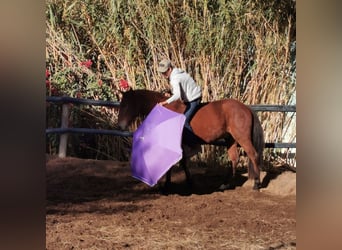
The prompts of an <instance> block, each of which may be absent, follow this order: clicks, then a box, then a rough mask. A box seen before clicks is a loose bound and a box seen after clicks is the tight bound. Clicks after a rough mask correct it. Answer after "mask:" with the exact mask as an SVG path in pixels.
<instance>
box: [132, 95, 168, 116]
mask: <svg viewBox="0 0 342 250" xmlns="http://www.w3.org/2000/svg"><path fill="white" fill-rule="evenodd" d="M138 99H139V100H140V108H141V109H140V113H141V115H143V116H146V115H148V113H150V111H151V110H152V109H153V108H154V106H155V105H156V104H157V103H159V102H161V101H164V100H166V99H167V97H165V96H164V95H162V94H161V93H158V92H142V95H141V97H140V98H138Z"/></svg>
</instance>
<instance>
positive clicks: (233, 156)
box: [219, 142, 239, 190]
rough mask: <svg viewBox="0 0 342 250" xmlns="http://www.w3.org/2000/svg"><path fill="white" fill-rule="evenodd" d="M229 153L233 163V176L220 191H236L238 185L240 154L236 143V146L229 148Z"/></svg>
mask: <svg viewBox="0 0 342 250" xmlns="http://www.w3.org/2000/svg"><path fill="white" fill-rule="evenodd" d="M227 153H228V157H229V159H230V160H231V162H232V176H231V178H230V179H227V181H226V182H225V183H224V184H222V185H221V186H220V187H219V189H220V190H225V189H234V188H235V186H236V183H235V178H236V166H237V164H238V161H239V153H238V148H237V143H236V142H234V144H233V145H232V146H231V147H229V148H228V150H227Z"/></svg>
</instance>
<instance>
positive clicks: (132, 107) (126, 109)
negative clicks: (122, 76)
mask: <svg viewBox="0 0 342 250" xmlns="http://www.w3.org/2000/svg"><path fill="white" fill-rule="evenodd" d="M138 115H139V105H137V103H136V100H135V92H134V90H128V91H126V92H123V93H122V99H121V102H120V109H119V116H118V124H119V127H120V128H121V129H122V130H125V129H126V128H127V127H128V126H129V125H130V124H131V123H132V122H133V120H134V119H135V118H136V117H137V116H138Z"/></svg>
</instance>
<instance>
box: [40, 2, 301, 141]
mask: <svg viewBox="0 0 342 250" xmlns="http://www.w3.org/2000/svg"><path fill="white" fill-rule="evenodd" d="M295 14H296V13H295V1H285V0H282V1H277V2H264V1H247V0H244V1H228V2H227V1H216V2H215V1H214V2H213V1H197V0H191V1H147V0H143V1H131V0H129V1H122V0H120V1H108V0H101V1H95V2H85V1H81V0H76V1H70V0H48V1H47V10H46V16H47V19H46V36H47V38H46V41H47V48H46V61H47V67H48V68H49V69H50V70H51V71H52V72H53V74H52V80H54V76H57V75H58V74H59V78H58V79H57V78H56V79H55V81H54V82H53V83H54V84H55V85H56V86H58V85H59V84H61V79H62V76H61V75H63V74H64V73H63V72H70V71H72V72H73V73H74V74H75V75H76V76H83V75H86V76H87V77H88V78H87V79H88V80H89V81H90V82H94V81H96V80H98V79H106V82H104V87H106V89H105V90H104V91H105V92H106V94H102V95H99V94H98V93H97V92H96V91H95V92H94V94H89V93H90V92H89V91H92V88H91V87H89V86H85V87H83V88H80V89H79V91H84V92H87V96H89V98H94V99H96V98H97V99H106V98H109V99H111V100H116V99H118V96H119V95H118V89H119V87H118V83H119V80H120V79H121V78H125V79H127V80H128V82H129V83H130V85H131V86H132V87H133V88H147V89H152V90H161V89H164V88H166V87H168V83H167V82H166V81H165V80H164V79H162V78H161V77H160V75H159V74H158V73H157V71H156V68H157V63H158V61H159V60H160V59H161V58H164V57H168V58H170V59H172V61H173V63H174V64H175V65H176V66H177V67H181V68H184V69H186V70H187V71H188V72H189V73H191V74H192V75H193V76H194V78H195V80H196V81H197V82H198V83H199V84H200V85H201V86H202V87H203V92H204V93H203V101H211V100H218V99H222V98H235V99H238V100H241V101H242V102H244V103H246V104H281V105H287V104H295V101H294V102H293V100H291V98H293V96H294V94H295V92H296V80H295V76H296V69H295V68H296V64H295V49H293V48H294V42H295V40H296V36H295V26H296V16H295ZM291 48H292V49H291ZM86 59H91V60H93V61H94V67H93V68H92V69H91V70H88V69H84V68H80V67H78V65H79V63H80V62H81V61H84V60H86ZM69 78H70V77H69ZM62 80H63V79H62ZM67 80H68V81H69V82H73V78H71V79H67ZM89 84H91V83H89ZM68 86H69V85H68V84H64V85H63V88H64V91H66V93H67V94H70V95H75V93H76V92H75V91H76V90H75V88H77V84H76V85H75V86H76V87H75V86H74V87H72V88H71V87H70V89H68ZM70 86H71V85H70ZM104 87H103V88H104ZM50 94H51V93H50ZM109 116H111V117H114V116H112V114H109ZM260 117H261V118H262V119H261V120H262V126H263V128H264V131H265V139H266V141H282V140H283V138H284V133H285V132H286V133H290V138H292V139H293V140H295V136H296V132H295V130H296V127H295V125H294V126H291V127H290V131H289V123H290V122H291V121H292V124H295V122H293V121H295V116H294V117H293V116H292V117H291V116H285V115H283V114H279V113H267V112H264V113H262V114H260ZM110 119H111V118H110ZM110 119H109V120H110ZM107 120H108V119H107Z"/></svg>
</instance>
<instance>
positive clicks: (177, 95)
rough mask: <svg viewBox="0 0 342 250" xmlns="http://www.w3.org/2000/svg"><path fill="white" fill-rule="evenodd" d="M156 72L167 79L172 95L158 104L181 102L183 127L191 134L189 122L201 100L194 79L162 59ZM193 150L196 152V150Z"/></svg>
mask: <svg viewBox="0 0 342 250" xmlns="http://www.w3.org/2000/svg"><path fill="white" fill-rule="evenodd" d="M157 70H158V72H160V73H162V75H163V76H164V77H165V78H166V79H169V81H170V85H171V90H172V95H171V96H170V97H169V98H168V99H166V100H165V101H163V102H160V103H159V104H160V105H165V104H169V103H171V102H173V101H176V100H178V99H181V100H183V102H184V104H185V105H186V109H185V112H184V115H185V117H186V119H185V123H184V127H185V128H186V129H188V130H189V131H191V132H192V128H191V126H190V120H191V118H192V116H193V114H194V112H195V110H196V107H197V106H198V105H199V104H200V102H201V99H202V89H201V86H200V85H198V84H197V83H196V82H195V81H194V79H193V78H192V77H191V76H190V75H189V74H188V73H186V72H185V71H184V70H182V69H179V68H174V67H173V66H172V63H171V61H170V60H168V59H163V60H162V61H161V62H159V64H158V69H157ZM189 146H190V147H192V148H194V147H195V145H189ZM195 150H198V148H196V149H195Z"/></svg>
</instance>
